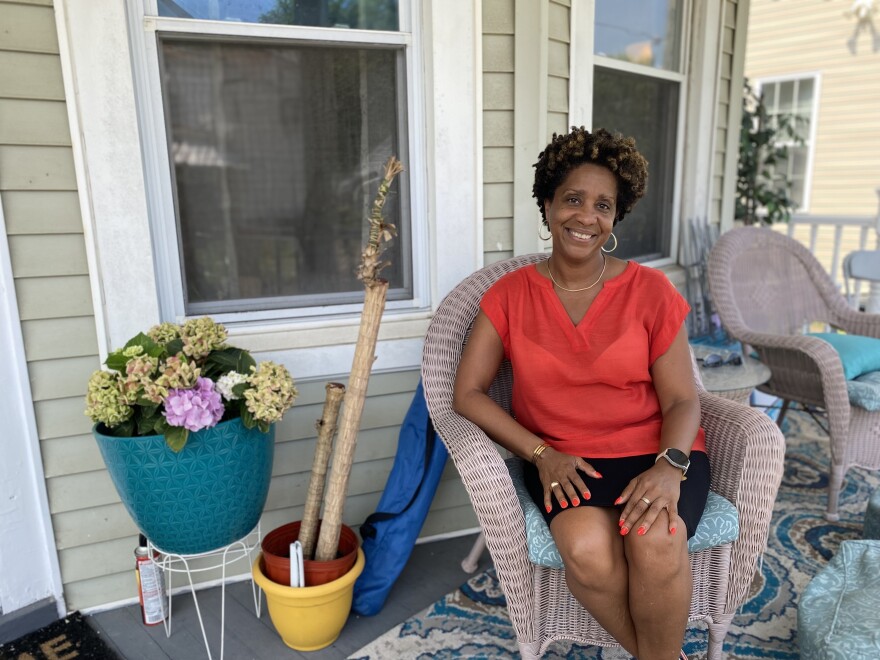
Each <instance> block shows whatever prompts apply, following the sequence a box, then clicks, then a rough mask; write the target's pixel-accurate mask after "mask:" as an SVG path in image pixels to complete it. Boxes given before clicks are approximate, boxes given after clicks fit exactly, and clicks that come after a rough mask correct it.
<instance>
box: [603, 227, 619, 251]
mask: <svg viewBox="0 0 880 660" xmlns="http://www.w3.org/2000/svg"><path fill="white" fill-rule="evenodd" d="M611 238H613V239H614V247H613V248H611V249H610V250H606V249H605V246H604V245H603V246H602V252H605V253H608V254H610V253H612V252H614V251H615V250H616V249H617V236H615V235H614V232H611Z"/></svg>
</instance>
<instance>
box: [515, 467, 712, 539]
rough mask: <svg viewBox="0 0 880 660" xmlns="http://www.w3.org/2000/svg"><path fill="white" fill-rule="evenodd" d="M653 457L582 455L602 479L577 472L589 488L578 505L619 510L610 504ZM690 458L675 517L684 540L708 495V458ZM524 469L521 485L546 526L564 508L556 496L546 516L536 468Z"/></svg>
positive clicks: (612, 503)
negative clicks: (680, 522) (684, 532)
mask: <svg viewBox="0 0 880 660" xmlns="http://www.w3.org/2000/svg"><path fill="white" fill-rule="evenodd" d="M655 457H656V454H642V455H640V456H625V457H622V458H590V457H588V456H585V457H584V460H585V461H586V462H587V463H589V464H590V465H592V466H593V467H594V468H595V469H596V470H598V471H599V474H601V475H602V478H601V479H595V478H593V477H591V476H589V475H587V474H585V473H584V472H581V471H580V470H578V472H579V473H580V475H581V479H583V480H584V483H585V484H586V485H587V488H589V489H590V499H588V500H585V499H583V497H581V503H580V505H579V506H607V507H614V508H617V509H620V510H621V511H623V507H624V505H623V504H618V505H615V504H614V501H615V500H616V499H617V498H618V497H620V494H621V493H622V492H623V489H624V488H626V487H627V485H628V484H629V482H630V481H632V480H633V479H634V478H635V477H637V476H638V475H640V474H641V473H642V472H645V471H646V470H648V469H649V468H650V467H651V466H652V465H654V459H655ZM690 459H691V466H690V468H688V473H687V479H685V480H684V481H682V482H681V495H680V497H679V499H678V515H679V516H681V519H682V520H684V524H685V526H686V527H687V538H691V537H692V536H693V535H694V532H696V530H697V525H698V524H699V522H700V518H701V517H702V515H703V509H705V508H706V498H707V497H708V495H709V457H708V456H706V454H705V453H704V452H701V451H694V452H691V455H690ZM524 468H525V469H524V473H525V474H524V476H525V483H526V487H527V488H528V490H529V494H530V495H531V496H532V499H533V500H534V501H535V503H536V504H537V505H538V510H539V511H540V512H541V515H543V516H544V520H546V521H547V524H548V525H549V524H550V521H551V520H553V518H555V517H556V516H557V515H558V514H559V513H561V512H563V511H566V509H563V508H562V507H560V506H559V502H558V501H557V500H556V497H555V496H553V497H551V498H550V500H551V502H552V504H553V508H552V509H551V510H550V513H547V511H546V509H545V508H544V487H543V486H542V485H541V479H540V478H539V477H538V468H536V467H535V466H534V465H533V464H532V463H525V465H524ZM570 505H571V503H570V502H569V506H570Z"/></svg>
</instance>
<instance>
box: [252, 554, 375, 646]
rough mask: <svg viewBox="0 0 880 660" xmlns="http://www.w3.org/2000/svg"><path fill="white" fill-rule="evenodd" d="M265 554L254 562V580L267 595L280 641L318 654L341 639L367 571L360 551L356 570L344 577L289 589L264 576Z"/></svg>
mask: <svg viewBox="0 0 880 660" xmlns="http://www.w3.org/2000/svg"><path fill="white" fill-rule="evenodd" d="M262 561H263V557H262V555H260V556H259V557H257V561H255V562H254V567H253V573H254V581H255V582H256V583H257V585H258V586H259V587H260V588H261V589H262V590H263V592H264V593H265V594H266V603H267V604H268V606H269V618H270V619H272V624H273V625H274V626H275V630H277V631H278V634H279V635H281V640H282V641H283V642H284V643H285V644H287V646H289V647H290V648H292V649H296V650H297V651H317V650H318V649H322V648H324V647H326V646H330V645H331V644H332V643H333V642H335V641H336V638H338V637H339V634H340V633H341V632H342V628H343V627H344V626H345V622H346V621H347V620H348V615H349V612H351V599H352V595H353V594H354V583H355V580H357V578H358V576H359V575H360V574H361V572H362V571H363V570H364V551H363V550H361V549H360V548H358V553H357V561H355V564H354V567H352V569H351V570H350V571H349V572H348V573H346V574H345V575H343V576H342V577H341V578H339V579H336V580H333V581H332V582H327V583H326V584H322V585H319V586H317V587H286V586H284V585H280V584H276V583H275V582H272V581H271V580H270V579H269V578H267V577H266V575H265V574H264V573H263V570H262V566H261V563H262Z"/></svg>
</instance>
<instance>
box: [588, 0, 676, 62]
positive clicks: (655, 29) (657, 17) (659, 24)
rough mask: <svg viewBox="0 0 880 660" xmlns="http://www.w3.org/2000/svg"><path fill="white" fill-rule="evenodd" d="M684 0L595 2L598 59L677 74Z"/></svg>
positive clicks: (610, 0)
mask: <svg viewBox="0 0 880 660" xmlns="http://www.w3.org/2000/svg"><path fill="white" fill-rule="evenodd" d="M682 4H683V3H682V2H681V0H626V1H625V2H621V1H620V0H596V33H595V34H596V36H595V39H596V41H595V52H596V55H604V56H606V57H613V58H615V59H618V60H624V61H626V62H633V63H635V64H644V65H646V66H652V67H656V68H658V69H668V70H670V71H678V70H679V69H680V68H681V67H680V64H679V61H680V57H679V55H680V53H681V24H682V20H681V19H682Z"/></svg>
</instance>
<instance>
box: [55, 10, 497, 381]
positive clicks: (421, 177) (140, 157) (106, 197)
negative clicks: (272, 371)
mask: <svg viewBox="0 0 880 660" xmlns="http://www.w3.org/2000/svg"><path fill="white" fill-rule="evenodd" d="M144 1H147V0H144ZM413 1H414V2H416V1H418V4H419V5H420V9H419V11H418V12H416V13H415V14H414V15H413V16H412V22H413V23H414V25H413V29H414V30H422V33H421V38H420V39H419V40H418V43H417V44H416V45H415V46H414V53H413V56H412V57H411V58H409V64H408V67H409V69H410V71H409V72H408V74H407V77H408V78H410V80H408V90H407V94H408V97H409V111H408V121H409V127H408V133H407V134H408V136H409V139H410V140H411V141H412V145H411V146H410V154H409V158H410V160H411V161H412V162H410V163H404V166H405V167H406V168H407V170H408V173H409V176H410V177H411V185H410V188H411V190H412V196H413V199H414V202H415V204H414V210H413V217H412V228H413V235H414V236H415V235H416V233H417V232H419V238H418V243H416V244H414V245H413V269H414V273H413V277H414V284H415V282H416V280H417V281H418V284H417V290H416V291H415V294H416V296H417V297H416V299H415V300H414V301H408V302H407V303H406V304H402V303H401V302H400V301H396V302H394V303H389V305H388V308H387V309H386V314H385V318H384V320H383V323H382V326H381V329H380V336H379V344H378V346H377V357H378V360H377V362H376V367H375V369H376V370H377V371H379V370H388V371H394V370H400V369H412V368H417V367H418V365H419V363H420V357H421V341H422V338H423V337H424V333H425V330H426V328H427V324H428V321H429V319H430V316H431V312H432V310H433V309H435V308H436V306H437V305H438V304H439V302H440V300H441V299H442V297H443V296H444V295H445V294H446V293H447V292H448V291H450V290H451V289H452V288H453V287H454V286H455V285H456V284H457V283H458V282H459V281H460V280H461V279H463V278H464V277H465V276H467V275H469V274H470V273H472V272H473V271H474V270H476V269H477V268H479V267H480V266H481V265H482V259H483V255H482V250H483V244H482V153H481V149H480V145H481V144H482V119H481V114H480V113H481V109H482V108H481V105H482V89H481V77H480V75H479V73H480V71H481V69H482V66H481V15H480V9H479V6H475V5H474V3H472V2H470V1H469V0H442V1H441V0H413ZM403 4H406V3H403ZM56 5H60V6H61V10H60V13H62V14H63V15H64V16H65V23H64V29H65V32H66V34H65V35H64V39H63V42H64V44H65V45H66V47H64V48H62V52H61V58H62V63H63V65H64V66H65V67H66V69H65V70H67V71H70V75H71V78H72V85H73V89H74V90H75V93H74V94H72V95H70V96H69V98H68V102H69V103H70V104H71V106H72V111H71V117H73V118H74V122H75V125H74V126H73V127H72V132H73V133H74V134H76V135H79V136H81V138H82V139H81V140H80V141H77V144H75V145H74V150H75V152H76V153H75V154H74V156H75V162H76V163H78V170H77V177H78V182H79V192H80V195H81V198H82V200H83V201H82V205H81V206H82V209H83V223H84V227H85V233H86V236H87V241H88V242H89V245H88V246H87V248H88V252H89V254H91V255H94V256H93V258H91V259H90V271H91V276H92V281H93V284H94V288H93V291H94V293H95V295H94V300H93V304H94V306H95V314H96V318H98V319H100V320H101V322H102V323H103V326H104V327H103V328H99V330H100V332H99V337H106V343H105V345H102V346H101V347H100V351H101V354H102V356H104V355H106V354H107V351H108V350H109V349H110V348H115V347H118V346H120V345H122V343H124V342H125V341H126V340H127V339H128V338H130V337H131V336H133V335H134V334H136V333H137V332H140V331H143V330H144V329H145V328H147V327H149V326H150V325H152V324H154V323H157V322H159V321H160V320H169V318H176V317H177V312H178V310H177V308H172V309H170V310H168V309H165V307H164V306H165V304H166V303H165V300H164V295H165V292H166V291H168V290H173V289H174V286H175V283H174V282H175V278H176V280H177V282H178V283H179V282H180V273H179V260H178V259H177V254H176V252H174V253H173V262H172V263H169V262H168V259H169V255H170V253H169V251H168V250H167V249H165V250H160V249H153V232H154V231H155V228H154V225H153V224H151V219H152V218H155V217H158V216H157V214H161V213H164V212H165V209H167V206H166V205H167V203H169V202H170V194H169V191H170V181H169V180H168V179H169V178H170V177H169V176H168V172H169V170H168V169H167V167H168V165H167V160H168V155H167V149H166V147H165V145H164V144H162V143H160V142H159V141H158V140H157V136H156V135H154V134H151V133H150V131H151V130H152V131H153V132H154V133H155V128H154V127H156V126H161V125H162V122H164V116H163V114H164V113H161V112H159V110H160V108H159V106H157V104H156V102H155V99H153V100H152V101H151V102H150V103H144V104H141V105H140V106H139V105H138V102H137V100H136V99H141V98H143V92H144V91H148V90H149V85H151V84H155V82H156V80H155V78H154V79H153V80H152V82H151V81H150V77H149V75H148V74H150V72H149V68H148V67H147V65H146V64H145V62H147V60H145V59H144V55H143V53H144V52H145V50H144V49H145V48H146V46H145V44H144V43H143V42H144V41H145V40H146V34H147V30H155V29H166V28H168V29H175V27H174V26H175V25H176V24H177V23H178V21H179V20H180V19H156V18H150V17H146V18H145V17H144V15H143V9H142V8H143V5H142V3H141V0H126V2H124V3H121V2H119V1H118V0H89V2H81V0H56ZM406 20H410V19H409V18H407V19H406ZM209 23H210V26H211V29H213V30H216V31H218V32H220V33H222V32H223V31H224V30H228V29H229V28H228V26H226V25H223V22H219V21H218V22H209ZM253 29H254V30H262V32H260V34H262V35H264V36H265V35H269V36H271V35H282V34H283V35H290V34H296V33H297V32H298V31H300V30H322V34H324V31H326V34H327V37H328V38H333V37H334V35H338V33H339V32H340V31H339V30H334V29H332V28H324V29H322V28H302V27H297V26H262V25H255V26H254V28H253ZM344 32H346V34H345V35H344V36H345V38H346V39H348V40H351V39H352V38H358V37H355V36H354V35H353V34H352V33H351V32H350V31H344ZM310 33H311V32H310ZM254 34H257V32H254ZM385 34H389V33H385ZM393 34H394V35H395V36H394V37H393V38H395V39H399V38H401V37H400V35H399V34H398V33H393ZM339 36H340V37H342V35H339ZM375 37H376V35H375V34H367V35H364V37H363V38H364V39H365V40H369V41H371V40H372V39H373V38H375ZM389 38H390V37H389ZM405 38H407V39H409V38H411V37H409V36H408V35H407V36H406V37H405ZM138 42H141V43H138ZM415 51H418V52H415ZM450 53H454V57H450ZM133 70H134V72H133ZM152 75H153V76H154V77H155V76H156V75H157V74H156V72H155V71H154V73H153V74H152ZM136 78H137V83H138V84H141V82H140V81H143V82H144V84H146V85H148V87H146V88H144V89H140V88H138V87H136ZM157 113H158V114H157ZM157 118H158V119H157ZM162 130H163V131H164V126H163V129H162ZM163 159H164V162H165V169H163V168H162V162H163ZM163 176H164V177H165V179H166V180H165V182H164V183H161V182H162V178H163ZM156 182H160V186H159V190H158V191H157V190H155V189H154V188H156ZM162 186H164V192H162V190H163V188H162ZM175 272H176V273H177V274H176V275H174V274H173V273H175ZM169 273H172V275H169ZM160 291H162V292H163V299H162V300H161V302H160V295H159V292H160ZM327 311H330V310H327ZM332 311H333V312H334V313H333V314H329V313H328V314H321V313H317V314H315V315H313V316H311V317H308V318H290V319H287V320H285V319H277V318H276V319H274V320H268V319H266V318H265V317H261V316H260V315H259V314H242V315H241V316H240V317H239V319H240V320H239V319H236V320H233V321H232V322H231V323H227V325H228V327H229V329H230V335H231V336H232V338H233V341H235V343H236V345H239V346H242V347H244V348H248V349H250V350H252V351H256V352H260V353H262V354H265V355H266V357H267V359H279V360H281V361H282V362H284V363H286V364H288V365H289V366H290V367H291V369H292V371H293V372H294V374H295V375H296V376H297V377H298V378H309V377H315V378H323V377H325V376H337V375H344V374H345V373H347V372H348V370H349V369H350V367H351V354H352V352H353V346H354V344H355V342H356V340H357V332H358V326H359V321H360V314H359V312H360V306H358V305H354V306H351V307H350V308H349V313H347V314H340V313H338V312H339V310H337V309H334V310H332ZM166 314H174V316H172V317H169V316H166ZM224 320H225V319H224Z"/></svg>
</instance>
